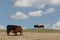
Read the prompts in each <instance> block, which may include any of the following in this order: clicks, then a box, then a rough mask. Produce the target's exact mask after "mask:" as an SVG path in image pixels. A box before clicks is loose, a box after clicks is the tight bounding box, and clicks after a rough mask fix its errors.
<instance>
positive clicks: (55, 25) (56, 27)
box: [53, 21, 60, 29]
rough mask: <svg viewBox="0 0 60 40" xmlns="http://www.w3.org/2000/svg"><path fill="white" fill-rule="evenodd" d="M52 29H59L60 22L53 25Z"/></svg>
mask: <svg viewBox="0 0 60 40" xmlns="http://www.w3.org/2000/svg"><path fill="white" fill-rule="evenodd" d="M53 29H60V21H58V22H57V23H55V24H54V25H53Z"/></svg>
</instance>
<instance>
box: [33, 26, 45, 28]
mask: <svg viewBox="0 0 60 40" xmlns="http://www.w3.org/2000/svg"><path fill="white" fill-rule="evenodd" d="M34 28H44V25H34Z"/></svg>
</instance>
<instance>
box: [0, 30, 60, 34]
mask: <svg viewBox="0 0 60 40" xmlns="http://www.w3.org/2000/svg"><path fill="white" fill-rule="evenodd" d="M0 32H6V30H0ZM23 32H39V33H60V30H54V29H23Z"/></svg>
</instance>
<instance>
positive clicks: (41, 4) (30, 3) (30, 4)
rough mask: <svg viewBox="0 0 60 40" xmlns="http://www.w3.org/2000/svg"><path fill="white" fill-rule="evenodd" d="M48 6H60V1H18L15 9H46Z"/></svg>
mask: <svg viewBox="0 0 60 40" xmlns="http://www.w3.org/2000/svg"><path fill="white" fill-rule="evenodd" d="M46 5H50V6H51V5H55V6H56V5H60V0H16V2H15V3H14V6H15V7H34V8H45V6H46Z"/></svg>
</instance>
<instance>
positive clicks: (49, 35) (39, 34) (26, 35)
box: [0, 31, 60, 40]
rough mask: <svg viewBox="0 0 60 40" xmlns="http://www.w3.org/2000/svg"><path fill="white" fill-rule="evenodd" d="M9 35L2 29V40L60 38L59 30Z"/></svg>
mask: <svg viewBox="0 0 60 40" xmlns="http://www.w3.org/2000/svg"><path fill="white" fill-rule="evenodd" d="M10 34H11V36H7V34H6V32H4V31H0V40H60V33H58V32H52V33H48V32H30V31H29V32H28V31H26V32H24V33H23V36H13V33H10ZM18 35H19V34H18Z"/></svg>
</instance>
